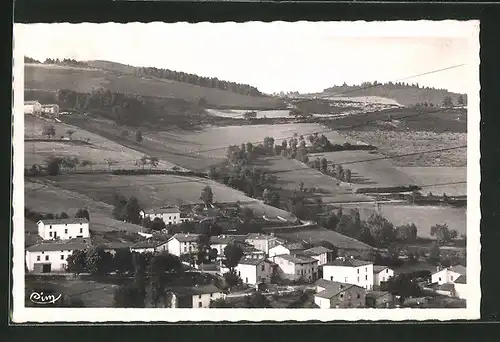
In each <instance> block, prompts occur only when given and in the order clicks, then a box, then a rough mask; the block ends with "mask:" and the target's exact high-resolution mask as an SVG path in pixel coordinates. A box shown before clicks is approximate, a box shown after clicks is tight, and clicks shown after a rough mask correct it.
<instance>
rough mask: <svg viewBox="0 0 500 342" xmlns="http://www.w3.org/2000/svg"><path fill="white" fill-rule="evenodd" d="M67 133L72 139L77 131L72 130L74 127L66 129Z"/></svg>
mask: <svg viewBox="0 0 500 342" xmlns="http://www.w3.org/2000/svg"><path fill="white" fill-rule="evenodd" d="M66 134H67V135H68V138H69V139H70V140H71V139H72V136H73V134H75V131H74V130H72V129H68V130H67V131H66Z"/></svg>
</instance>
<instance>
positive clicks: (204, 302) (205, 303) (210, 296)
mask: <svg viewBox="0 0 500 342" xmlns="http://www.w3.org/2000/svg"><path fill="white" fill-rule="evenodd" d="M219 298H224V293H222V292H215V293H204V294H201V295H193V309H200V308H209V307H210V302H211V301H212V300H217V299H219Z"/></svg>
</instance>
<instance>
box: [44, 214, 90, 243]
mask: <svg viewBox="0 0 500 342" xmlns="http://www.w3.org/2000/svg"><path fill="white" fill-rule="evenodd" d="M37 226H38V235H40V237H41V238H42V239H44V240H56V239H60V240H68V239H73V238H88V237H90V231H89V221H88V220H87V219H86V218H68V219H53V220H40V221H38V222H37Z"/></svg>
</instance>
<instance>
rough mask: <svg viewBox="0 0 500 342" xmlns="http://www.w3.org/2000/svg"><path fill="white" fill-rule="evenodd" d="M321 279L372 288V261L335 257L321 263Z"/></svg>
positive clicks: (367, 288)
mask: <svg viewBox="0 0 500 342" xmlns="http://www.w3.org/2000/svg"><path fill="white" fill-rule="evenodd" d="M323 279H326V280H330V281H336V282H341V283H347V284H353V285H357V286H360V287H362V288H364V289H366V290H371V289H372V288H373V282H374V280H373V263H372V262H368V261H363V260H357V259H354V258H352V257H351V258H343V257H341V258H337V259H336V260H334V261H332V262H329V263H327V264H325V265H323Z"/></svg>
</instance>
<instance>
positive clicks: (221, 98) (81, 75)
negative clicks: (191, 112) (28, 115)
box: [24, 64, 282, 109]
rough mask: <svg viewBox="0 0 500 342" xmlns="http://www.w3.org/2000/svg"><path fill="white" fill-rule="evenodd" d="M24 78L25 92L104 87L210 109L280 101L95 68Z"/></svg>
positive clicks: (30, 72) (28, 73)
mask: <svg viewBox="0 0 500 342" xmlns="http://www.w3.org/2000/svg"><path fill="white" fill-rule="evenodd" d="M24 77H25V80H24V86H25V88H26V89H45V90H58V89H61V88H67V89H71V90H75V91H79V92H90V91H92V88H99V87H105V88H107V89H109V90H111V91H114V92H119V93H131V94H137V95H142V96H153V97H163V98H179V99H184V100H187V101H189V102H195V103H198V101H199V99H200V98H205V99H206V100H207V102H208V104H211V105H214V106H232V107H243V108H247V107H249V108H266V109H267V108H274V107H279V106H281V105H282V103H281V100H279V99H276V98H270V97H252V96H246V95H241V94H236V93H233V92H229V91H225V90H220V89H213V88H206V87H199V86H195V85H192V84H188V83H180V82H175V81H170V80H165V79H159V78H153V77H147V78H146V77H138V76H134V75H132V74H129V73H127V72H113V71H107V70H103V69H99V68H95V69H94V68H75V67H66V66H55V65H39V64H26V65H25V71H24Z"/></svg>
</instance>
